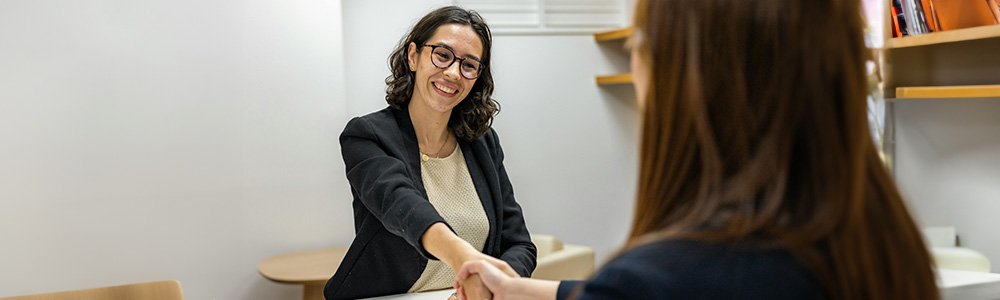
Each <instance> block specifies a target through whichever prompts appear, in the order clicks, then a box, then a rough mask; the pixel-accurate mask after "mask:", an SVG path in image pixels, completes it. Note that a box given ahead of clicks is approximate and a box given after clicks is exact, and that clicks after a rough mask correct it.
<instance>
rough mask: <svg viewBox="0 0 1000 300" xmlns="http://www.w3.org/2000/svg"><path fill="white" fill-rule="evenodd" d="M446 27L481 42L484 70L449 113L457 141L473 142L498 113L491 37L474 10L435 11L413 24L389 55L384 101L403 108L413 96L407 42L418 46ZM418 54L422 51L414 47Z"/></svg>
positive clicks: (498, 106) (412, 79)
mask: <svg viewBox="0 0 1000 300" xmlns="http://www.w3.org/2000/svg"><path fill="white" fill-rule="evenodd" d="M448 24H459V25H465V26H469V27H471V28H472V30H473V31H475V32H476V35H478V36H479V39H480V41H481V42H482V43H483V57H482V61H481V63H482V64H483V70H482V72H481V73H480V74H479V78H478V79H477V80H476V83H475V84H474V85H473V86H472V90H471V91H470V92H469V95H468V96H466V97H465V99H462V102H460V103H459V104H458V105H457V106H456V107H455V108H454V109H453V110H452V112H451V118H450V119H449V120H448V128H450V129H451V131H452V133H454V134H455V136H457V137H458V138H461V139H464V140H466V141H472V140H475V139H477V138H479V137H480V136H482V135H483V134H486V132H487V131H489V130H490V126H492V125H493V117H494V116H495V115H496V114H497V113H498V112H500V103H498V102H497V101H496V99H493V97H492V96H493V74H492V72H490V48H491V46H492V45H493V38H492V36H491V34H490V28H489V26H486V22H485V21H483V17H482V16H480V15H479V13H477V12H475V11H473V10H466V9H463V8H460V7H457V6H446V7H442V8H439V9H436V10H434V11H432V12H430V13H429V14H427V15H426V16H424V17H423V18H422V19H420V21H419V22H417V24H416V25H413V28H412V29H410V33H409V34H407V35H406V36H404V37H403V39H401V40H399V44H398V45H396V49H395V50H393V51H392V54H390V55H389V70H390V71H392V75H389V76H388V77H386V78H385V84H386V88H385V93H386V95H385V101H386V102H388V103H389V106H390V107H392V108H394V109H403V108H405V106H406V105H408V104H409V102H410V97H412V96H413V84H414V83H413V82H414V80H415V76H416V75H415V74H414V73H413V72H410V66H409V62H408V60H407V57H408V55H407V54H408V49H409V45H410V43H415V44H417V45H418V46H419V45H423V44H424V43H426V42H427V40H429V39H430V38H431V37H432V36H433V35H434V33H435V32H436V31H437V29H438V27H441V26H443V25H448ZM417 49H418V50H417V51H418V52H419V51H421V50H422V48H421V47H418V48H417Z"/></svg>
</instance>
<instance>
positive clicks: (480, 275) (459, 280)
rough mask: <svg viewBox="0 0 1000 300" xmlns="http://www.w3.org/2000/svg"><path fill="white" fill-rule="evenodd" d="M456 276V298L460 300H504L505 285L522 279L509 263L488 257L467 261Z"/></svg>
mask: <svg viewBox="0 0 1000 300" xmlns="http://www.w3.org/2000/svg"><path fill="white" fill-rule="evenodd" d="M455 275H456V276H455V283H454V287H455V289H456V290H457V292H456V294H455V297H457V298H458V299H460V300H504V299H506V296H507V295H506V290H505V289H504V286H505V283H506V282H508V281H510V279H513V278H519V277H521V276H520V275H518V274H517V272H514V269H513V268H511V267H510V265H508V264H507V262H505V261H502V260H499V259H496V258H493V257H490V256H487V255H483V257H482V258H481V259H476V260H467V261H466V262H465V263H464V264H462V267H461V268H460V269H459V270H458V271H457V272H455Z"/></svg>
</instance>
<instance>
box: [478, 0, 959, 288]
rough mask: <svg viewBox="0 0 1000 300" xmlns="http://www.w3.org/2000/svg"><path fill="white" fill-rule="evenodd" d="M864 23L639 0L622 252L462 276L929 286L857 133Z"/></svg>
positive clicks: (907, 222)
mask: <svg viewBox="0 0 1000 300" xmlns="http://www.w3.org/2000/svg"><path fill="white" fill-rule="evenodd" d="M863 23H864V22H863V20H862V14H861V7H860V2H859V1H858V0H827V1H799V0H739V1H735V0H731V1H725V0H639V1H638V3H637V8H636V14H635V34H634V36H633V37H632V38H631V41H630V42H629V43H630V45H631V47H632V59H633V61H632V70H633V73H634V74H633V75H634V78H635V88H636V92H637V96H638V98H639V100H640V103H641V106H643V121H642V123H643V127H642V141H641V150H640V151H641V153H640V165H639V183H638V195H637V200H636V209H635V219H634V222H633V225H632V233H631V235H630V236H629V239H628V242H627V245H626V247H625V249H624V250H623V252H622V254H620V255H618V256H617V257H616V258H615V259H613V260H612V261H611V262H610V263H608V264H607V265H606V266H605V267H604V268H602V270H600V271H598V273H597V274H596V275H595V276H594V278H592V279H591V280H590V281H589V282H586V283H574V282H562V283H559V282H546V281H538V280H529V279H513V278H510V277H508V276H505V275H503V274H502V273H501V272H499V271H497V269H496V268H494V267H492V266H490V265H489V264H487V263H482V262H469V263H466V264H465V265H464V266H463V268H462V269H461V270H460V273H459V277H458V278H459V279H461V278H464V277H465V276H467V275H468V274H479V275H480V276H481V278H482V279H483V282H484V283H485V284H486V285H487V287H488V288H489V289H490V290H492V291H493V293H494V295H495V299H554V298H558V299H564V298H566V297H567V295H568V294H571V293H576V294H577V295H576V297H577V299H662V298H679V299H690V298H699V299H739V298H746V299H938V298H940V296H939V292H938V290H937V287H936V284H935V280H934V273H933V270H932V265H931V259H930V255H929V254H928V251H927V249H926V248H925V245H924V243H923V240H922V237H921V235H920V233H919V231H918V229H917V227H916V225H915V224H914V221H913V219H912V218H911V217H910V214H909V213H908V212H907V209H906V207H905V205H904V203H903V201H902V199H901V197H900V194H899V191H898V190H897V188H896V186H895V183H894V182H893V180H892V178H891V176H890V174H889V172H888V171H887V170H886V168H885V167H884V165H883V164H882V163H881V160H880V159H879V156H878V154H877V152H876V150H875V147H874V145H873V143H872V139H871V136H870V133H869V131H868V127H867V123H866V122H867V119H866V117H865V116H866V114H865V113H866V101H865V98H866V91H867V88H866V86H867V85H866V81H865V78H866V77H865V74H866V71H865V62H866V59H867V54H866V53H867V52H866V51H867V50H866V49H865V45H864V39H863V33H862V29H863V26H864V25H863ZM475 300H479V299H475Z"/></svg>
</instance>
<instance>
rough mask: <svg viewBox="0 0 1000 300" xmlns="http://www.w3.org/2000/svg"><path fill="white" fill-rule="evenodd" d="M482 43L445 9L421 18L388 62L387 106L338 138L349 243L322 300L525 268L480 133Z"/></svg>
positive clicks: (480, 31)
mask: <svg viewBox="0 0 1000 300" xmlns="http://www.w3.org/2000/svg"><path fill="white" fill-rule="evenodd" d="M491 45H492V37H491V36H490V30H489V27H487V26H486V23H485V22H484V21H483V19H482V17H480V16H479V14H477V13H476V12H474V11H469V10H465V9H462V8H458V7H454V6H449V7H444V8H440V9H438V10H435V11H433V12H431V13H429V14H427V15H426V16H424V17H423V18H422V19H421V20H420V21H419V22H417V24H416V25H414V26H413V28H412V29H411V30H410V32H409V34H407V35H406V36H405V37H403V39H402V40H400V42H399V44H398V46H397V47H396V49H395V50H394V51H393V52H392V54H391V55H390V56H389V67H390V70H391V71H392V75H390V76H389V77H388V78H386V96H385V100H386V102H388V104H389V107H387V108H385V109H382V110H380V111H377V112H374V113H371V114H368V115H364V116H360V117H356V118H354V119H352V120H351V121H350V122H348V123H347V126H346V127H345V128H344V131H343V133H341V135H340V145H341V151H342V154H343V157H344V163H345V165H346V167H347V179H348V181H349V182H350V183H351V191H352V193H353V196H354V224H355V232H356V236H355V238H354V241H353V242H352V243H351V247H350V249H349V250H348V251H347V254H346V256H345V257H344V260H343V262H341V264H340V267H339V268H338V269H337V272H336V273H335V274H334V275H333V277H332V278H330V280H329V281H327V284H326V289H325V290H324V294H325V295H326V298H327V299H357V298H366V297H374V296H381V295H389V294H399V293H405V292H421V291H428V290H436V289H445V288H451V287H453V284H454V283H455V273H456V271H457V270H458V268H460V267H461V266H462V264H464V263H466V262H469V261H484V262H486V263H489V264H491V265H493V266H495V267H497V268H498V269H499V270H502V271H503V272H504V273H505V274H507V275H509V276H524V277H527V276H529V275H531V272H532V271H533V270H534V269H535V245H534V244H532V243H531V239H530V237H529V235H528V230H527V227H526V226H525V224H524V217H523V216H522V214H521V207H520V205H518V204H517V202H516V201H514V192H513V188H512V187H511V184H510V180H509V179H508V178H507V171H506V169H504V164H503V158H504V155H503V149H502V148H501V147H500V140H499V137H498V136H497V133H496V132H495V131H494V130H493V129H492V128H491V126H492V123H493V116H494V115H496V113H497V112H498V111H499V109H500V107H499V104H498V103H497V101H496V100H494V99H493V98H492V95H493V75H492V74H491V73H490V68H489V64H490V47H491ZM460 284H461V286H462V288H463V291H464V292H465V293H466V295H469V296H470V297H474V299H489V298H491V297H492V295H491V294H490V293H489V290H487V289H486V288H485V286H484V285H483V284H482V282H481V281H480V279H479V277H478V276H473V277H470V278H467V279H465V280H462V281H461V282H460ZM453 298H454V296H453Z"/></svg>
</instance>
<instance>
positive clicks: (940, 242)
mask: <svg viewBox="0 0 1000 300" xmlns="http://www.w3.org/2000/svg"><path fill="white" fill-rule="evenodd" d="M923 233H924V240H926V241H927V244H928V246H931V247H955V246H958V235H956V234H955V227H954V226H942V227H924V228H923Z"/></svg>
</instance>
